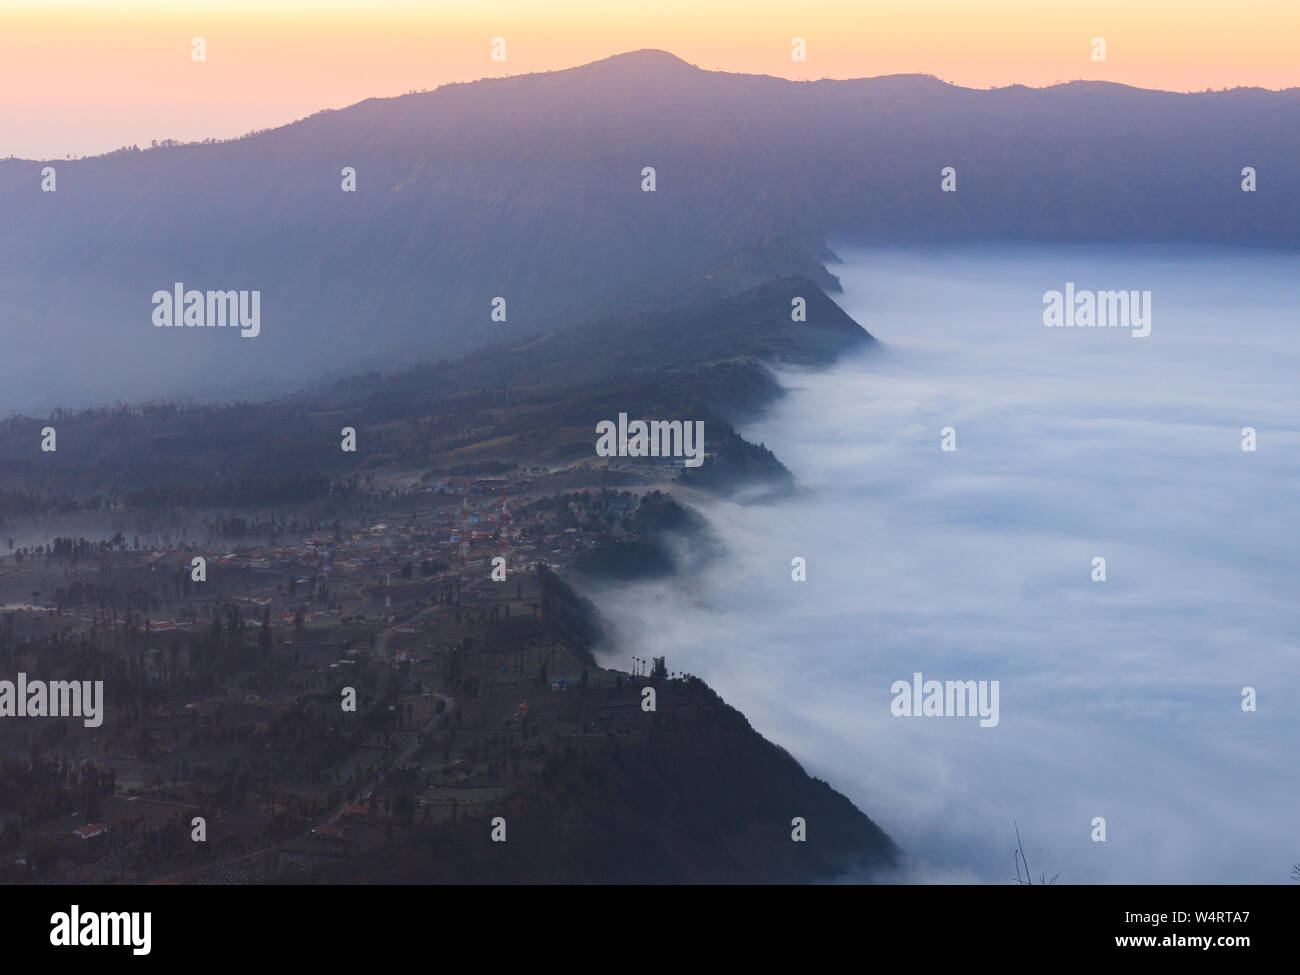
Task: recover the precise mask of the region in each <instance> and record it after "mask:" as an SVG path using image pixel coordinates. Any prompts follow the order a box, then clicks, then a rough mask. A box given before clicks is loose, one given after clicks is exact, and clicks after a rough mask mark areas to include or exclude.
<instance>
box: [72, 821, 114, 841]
mask: <svg viewBox="0 0 1300 975" xmlns="http://www.w3.org/2000/svg"><path fill="white" fill-rule="evenodd" d="M107 832H108V827H107V826H105V825H104V824H103V823H90V824H88V825H86V826H78V827H77V828H76V829H74V830H73V831H72V835H73V836H76V837H77V838H78V839H83V840H90V839H94V838H95V837H96V836H99V835H100V834H102V833H107Z"/></svg>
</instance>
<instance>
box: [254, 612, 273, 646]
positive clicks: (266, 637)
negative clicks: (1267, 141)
mask: <svg viewBox="0 0 1300 975" xmlns="http://www.w3.org/2000/svg"><path fill="white" fill-rule="evenodd" d="M271 642H272V641H271V607H270V606H266V607H264V608H263V609H262V629H261V630H260V631H259V632H258V634H257V645H258V646H259V647H261V649H262V651H263V652H266V651H267V650H270V649H271Z"/></svg>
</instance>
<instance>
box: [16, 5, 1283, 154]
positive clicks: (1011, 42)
mask: <svg viewBox="0 0 1300 975" xmlns="http://www.w3.org/2000/svg"><path fill="white" fill-rule="evenodd" d="M498 36H500V37H504V38H505V39H506V52H507V60H506V62H505V63H498V62H493V61H492V60H491V59H490V48H491V40H492V38H493V37H498ZM796 36H799V37H803V38H805V39H806V42H807V50H808V58H807V61H806V62H795V61H792V60H791V57H790V49H791V39H792V38H793V37H796ZM193 37H203V38H204V39H205V41H206V46H207V60H206V61H205V62H195V61H193V60H192V59H191V56H190V52H191V38H193ZM1094 37H1104V38H1105V39H1106V47H1107V60H1106V61H1105V62H1104V63H1102V62H1094V61H1093V60H1092V58H1091V51H1092V39H1093V38H1094ZM640 48H661V49H663V50H667V51H671V52H672V53H674V54H676V55H677V56H679V57H681V58H683V59H684V60H686V61H689V62H691V63H692V64H696V65H699V66H700V67H702V68H707V69H712V70H723V71H737V72H746V73H753V74H771V75H777V76H781V77H786V78H791V79H803V78H806V79H817V78H823V77H825V78H855V77H871V76H875V75H882V74H894V73H906V72H921V73H926V74H932V75H935V76H937V77H939V78H942V79H943V80H945V81H949V82H952V83H954V84H959V85H964V86H968V87H973V88H991V87H1000V86H1003V85H1008V84H1017V83H1018V84H1026V85H1031V86H1035V87H1041V86H1045V85H1051V84H1054V83H1056V82H1059V81H1071V80H1075V79H1081V78H1082V79H1099V80H1107V81H1114V82H1119V83H1123V84H1129V85H1135V86H1139V87H1145V88H1161V89H1167V90H1172V91H1201V90H1204V89H1206V88H1229V87H1236V86H1238V85H1257V86H1261V87H1266V88H1273V89H1280V88H1288V87H1297V86H1300V3H1296V2H1295V0H1238V2H1236V3H1234V4H1232V5H1231V6H1227V5H1225V4H1223V3H1222V2H1214V3H1211V2H1207V0H1180V2H1175V0H1148V2H1145V3H1143V4H1141V5H1135V4H1134V3H1133V2H1132V0H1054V2H1050V3H1044V2H1036V0H983V2H980V3H971V2H968V0H801V2H799V3H794V2H791V0H704V2H701V0H658V2H656V3H655V4H653V5H634V4H624V5H618V6H615V5H611V4H609V3H603V2H594V0H551V2H547V3H545V4H542V3H537V2H520V0H496V2H492V3H485V2H482V0H477V2H468V0H456V2H441V0H432V2H424V3H419V2H413V0H368V2H357V0H312V2H307V0H220V2H213V0H168V2H159V0H118V2H108V0H44V2H38V0H0V157H2V156H9V155H16V156H20V157H25V158H40V159H46V158H62V157H64V156H66V155H69V154H70V155H74V156H76V155H86V154H94V153H99V152H106V151H109V150H111V149H115V148H117V147H119V146H122V145H132V144H134V145H141V146H147V145H148V144H149V142H150V140H153V139H158V140H161V139H167V138H172V139H180V140H183V141H189V140H194V139H202V138H207V137H213V138H229V137H232V136H237V135H240V134H242V133H245V132H248V131H251V130H253V129H259V128H267V127H271V126H276V125H282V124H284V123H287V122H291V121H293V120H295V119H298V118H302V117H305V116H307V115H310V114H312V113H313V112H316V111H319V110H321V109H325V108H342V107H344V106H346V105H350V104H353V103H355V102H358V101H361V100H363V99H365V98H369V97H377V96H378V97H387V96H393V95H400V94H403V93H405V92H407V91H411V90H417V89H429V88H436V87H437V86H439V85H441V84H445V83H448V82H454V81H471V80H474V79H477V78H483V77H490V76H494V75H503V74H525V73H528V72H532V71H548V70H554V69H559V68H566V67H572V66H574V65H578V64H584V63H587V62H589V61H594V60H599V59H600V58H604V57H608V56H610V55H612V54H618V53H622V52H625V51H631V50H637V49H640Z"/></svg>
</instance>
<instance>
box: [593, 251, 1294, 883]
mask: <svg viewBox="0 0 1300 975" xmlns="http://www.w3.org/2000/svg"><path fill="white" fill-rule="evenodd" d="M837 250H838V251H839V253H840V255H841V257H842V258H843V259H844V263H843V264H841V265H837V266H833V267H832V270H833V271H835V272H836V273H837V274H839V275H840V277H841V280H842V282H843V284H844V288H845V292H844V294H843V295H841V296H839V297H838V299H837V300H839V301H840V303H841V305H842V306H843V307H844V309H845V310H846V311H847V312H848V313H849V314H851V315H852V316H854V318H855V319H857V320H858V321H859V322H861V323H862V324H863V325H864V326H865V327H866V328H867V329H868V330H869V331H871V332H872V334H874V335H875V336H876V337H877V338H879V339H880V340H881V342H882V343H883V345H882V348H881V349H879V350H877V351H874V352H872V353H868V354H864V355H862V356H858V357H855V358H852V359H849V360H846V361H843V362H841V363H840V364H839V365H837V366H836V367H835V368H833V369H831V370H830V371H827V372H817V373H809V372H798V371H782V372H780V373H779V378H780V380H781V381H782V383H783V384H784V385H785V386H786V387H787V388H788V389H789V390H790V393H789V395H788V396H786V397H785V398H784V399H783V400H781V401H780V402H779V404H777V405H776V406H775V407H774V408H773V409H771V410H770V411H769V413H768V414H767V415H766V416H765V417H764V418H763V419H761V420H760V421H757V422H754V423H752V424H750V425H749V426H747V427H746V428H744V429H743V430H742V432H743V433H744V434H745V436H747V437H748V438H749V439H751V440H755V441H761V442H763V443H765V444H766V445H767V446H768V447H770V448H771V449H772V450H774V451H775V453H776V455H777V456H778V457H779V458H780V459H781V460H782V461H783V462H784V463H785V464H786V465H787V466H788V467H789V468H790V469H791V471H793V472H794V474H795V476H796V478H797V480H798V482H799V490H798V492H797V493H796V494H795V495H794V496H793V497H790V498H787V499H783V500H777V501H766V502H762V503H747V502H745V501H743V500H728V501H717V500H711V499H707V498H704V497H702V496H698V495H696V496H685V499H686V500H688V502H690V503H693V504H695V505H697V506H698V507H700V509H701V510H702V511H703V512H704V514H705V515H706V517H707V518H708V520H709V521H710V522H711V524H712V526H713V528H714V530H715V531H716V532H717V533H718V534H719V535H720V537H721V538H722V540H723V541H724V542H725V544H726V545H727V547H728V549H729V556H728V557H727V558H726V559H725V560H723V561H721V562H718V563H716V564H714V565H712V566H710V567H708V568H706V569H704V570H702V572H692V571H689V570H688V571H687V572H686V573H685V574H683V575H681V576H679V577H677V578H675V579H672V580H669V581H663V582H655V583H638V584H633V585H630V586H629V585H623V586H617V587H612V588H608V589H604V590H600V591H597V592H595V593H593V595H594V596H595V598H596V601H597V603H598V605H599V606H600V608H601V609H602V611H603V612H604V613H605V614H606V615H607V616H608V617H609V618H610V619H611V621H612V622H613V624H614V626H615V629H616V632H617V639H618V641H619V642H618V644H617V646H618V650H617V656H616V657H614V658H613V659H610V660H608V661H607V662H608V663H610V664H611V665H615V666H620V665H621V666H627V660H628V657H630V656H631V655H633V654H635V655H636V656H641V657H650V656H658V655H665V656H667V658H668V665H669V668H670V669H671V670H676V671H681V670H684V671H689V672H691V673H695V674H698V675H700V676H701V677H703V678H705V679H706V680H707V681H708V682H709V683H710V684H712V685H713V686H714V687H715V688H716V689H717V690H718V691H719V692H720V693H721V694H722V695H723V697H724V698H726V699H727V700H728V701H729V702H730V703H732V704H734V705H735V706H737V707H738V708H740V709H741V710H742V711H743V712H744V713H745V714H746V716H747V717H748V718H749V719H750V721H751V723H752V724H753V725H754V727H755V728H756V729H758V730H759V731H760V732H761V733H763V734H764V735H766V736H767V737H769V738H771V739H772V740H774V741H776V742H778V743H779V744H781V745H783V746H785V747H786V748H788V749H789V750H790V751H791V752H792V753H793V754H794V756H795V757H796V758H798V759H799V760H800V761H801V762H802V763H803V764H804V766H805V768H807V769H808V770H809V771H810V772H811V773H812V774H814V775H818V776H820V777H822V778H825V779H827V780H828V781H829V782H830V783H831V784H832V785H833V786H835V787H836V788H837V789H839V790H840V791H842V792H844V793H845V794H846V795H848V796H849V797H850V798H851V799H852V800H853V801H854V802H855V803H856V804H857V805H858V807H859V808H861V809H862V810H863V811H865V812H866V813H867V814H868V815H870V816H871V817H872V818H873V819H875V820H876V821H877V822H878V823H879V824H880V825H881V826H882V827H883V828H884V829H885V830H886V831H888V832H889V833H890V834H891V835H892V836H893V837H894V839H895V840H896V841H897V842H898V843H899V844H900V845H901V846H902V847H903V848H904V849H905V850H906V851H907V852H908V854H909V855H910V857H911V859H912V862H911V864H910V865H909V868H908V869H907V871H905V872H904V874H902V875H901V876H900V877H898V878H895V879H910V880H918V881H936V880H937V881H975V882H995V883H996V882H1007V881H1009V880H1011V879H1012V878H1013V877H1014V875H1015V868H1014V861H1013V852H1012V851H1013V849H1014V848H1015V824H1016V823H1018V824H1019V827H1020V832H1021V836H1022V837H1023V840H1024V846H1025V851H1026V853H1027V854H1028V857H1029V865H1030V868H1031V870H1032V871H1033V874H1034V878H1035V882H1037V880H1038V878H1039V876H1040V874H1043V873H1045V874H1046V875H1047V876H1048V877H1049V878H1050V877H1051V876H1052V875H1055V874H1059V875H1060V881H1059V882H1061V883H1076V884H1077V883H1106V882H1113V883H1127V882H1147V883H1190V882H1209V883H1218V882H1222V883H1234V882H1235V883H1286V882H1287V879H1288V876H1289V874H1290V871H1291V867H1292V864H1293V863H1297V862H1300V816H1298V815H1297V812H1298V811H1300V771H1298V770H1300V765H1298V764H1297V753H1298V752H1300V626H1297V619H1298V614H1297V605H1298V604H1300V599H1297V595H1298V593H1300V553H1298V551H1297V534H1296V525H1297V524H1300V500H1298V498H1297V493H1296V491H1295V485H1296V484H1297V482H1298V475H1300V382H1298V380H1300V256H1296V255H1288V254H1280V253H1275V252H1267V251H1259V252H1255V251H1243V250H1216V249H1207V248H1185V249H1171V248H1169V247H1158V248H1157V247H1150V248H1144V247H1135V248H1129V249H1124V250H1120V251H1117V250H1115V249H1114V248H1087V247H1062V246H1051V247H1048V246H1044V247H1037V248H1034V247H1021V246H1018V247H998V248H994V247H987V246H981V247H969V248H952V249H942V250H899V251H891V250H879V249H873V250H863V249H854V248H851V247H844V246H840V247H837ZM1067 281H1073V282H1075V284H1076V285H1077V287H1078V288H1080V289H1085V288H1091V289H1095V290H1110V289H1115V290H1118V289H1127V290H1150V291H1151V292H1152V327H1151V334H1150V335H1149V336H1147V337H1145V338H1134V337H1133V336H1132V335H1131V334H1130V331H1129V330H1128V329H1123V328H1108V329H1099V328H1090V329H1063V328H1047V327H1044V325H1043V319H1042V310H1043V300H1042V299H1043V293H1044V292H1046V291H1049V290H1053V289H1055V290H1060V289H1062V288H1063V287H1064V285H1065V283H1066V282H1067ZM791 327H792V328H793V327H798V326H797V325H793V324H792V326H791ZM1246 426H1251V427H1254V428H1255V429H1256V430H1257V431H1258V434H1257V435H1258V450H1257V451H1255V452H1253V453H1246V452H1243V451H1242V449H1241V441H1242V434H1241V431H1242V428H1243V427H1246ZM944 427H953V428H955V430H956V443H957V449H956V450H955V451H953V452H943V451H941V450H940V440H941V430H942V429H943V428H944ZM795 556H801V557H803V558H805V559H807V581H806V582H803V583H797V582H793V581H791V559H792V558H794V557H795ZM1096 556H1102V557H1104V558H1105V559H1106V562H1107V576H1108V578H1107V581H1106V582H1104V583H1098V582H1094V581H1093V580H1092V560H1093V558H1094V557H1096ZM918 671H919V672H921V673H923V674H924V675H925V678H926V679H936V680H941V681H942V680H990V681H992V680H996V681H999V684H1000V720H999V722H998V724H997V726H996V727H981V726H980V723H979V721H978V719H977V718H959V717H942V718H941V717H931V718H905V717H904V718H900V717H895V716H894V715H893V714H892V713H891V710H890V703H891V700H892V698H893V695H892V694H891V691H890V687H891V685H892V684H893V682H894V681H896V680H906V681H909V682H910V680H911V679H912V675H913V673H915V672H918ZM1247 686H1249V687H1253V688H1255V689H1256V692H1257V695H1258V710H1257V711H1255V712H1253V713H1249V712H1245V711H1243V710H1242V707H1241V700H1242V689H1243V688H1244V687H1247ZM790 813H791V816H794V815H799V814H800V813H799V810H791V811H790ZM1095 817H1104V818H1105V821H1106V834H1107V839H1106V842H1104V843H1099V842H1094V841H1093V839H1092V834H1093V831H1094V830H1093V825H1092V823H1093V820H1094V818H1095ZM809 829H810V830H813V829H816V824H815V823H811V822H810V823H809Z"/></svg>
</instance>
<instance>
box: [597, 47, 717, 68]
mask: <svg viewBox="0 0 1300 975" xmlns="http://www.w3.org/2000/svg"><path fill="white" fill-rule="evenodd" d="M602 68H616V69H631V70H636V71H663V70H668V71H699V70H700V69H699V68H698V67H697V66H696V65H693V64H690V63H688V62H686V61H683V60H682V59H681V58H679V57H678V56H677V55H676V54H670V53H669V52H668V51H661V50H659V49H657V48H652V47H646V48H642V49H641V50H639V51H626V52H624V53H623V54H615V55H612V56H611V57H607V58H602V59H601V60H599V61H592V62H591V63H590V64H584V65H582V67H581V68H579V69H578V70H592V69H595V70H600V69H602Z"/></svg>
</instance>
